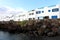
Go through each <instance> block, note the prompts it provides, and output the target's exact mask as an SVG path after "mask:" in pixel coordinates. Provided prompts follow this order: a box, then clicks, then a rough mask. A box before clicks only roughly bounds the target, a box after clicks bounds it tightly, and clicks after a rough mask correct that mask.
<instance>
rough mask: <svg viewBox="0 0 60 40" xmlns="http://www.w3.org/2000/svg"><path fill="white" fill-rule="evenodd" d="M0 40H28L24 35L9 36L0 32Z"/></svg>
mask: <svg viewBox="0 0 60 40" xmlns="http://www.w3.org/2000/svg"><path fill="white" fill-rule="evenodd" d="M0 40H29V39H28V37H27V36H26V35H24V34H10V33H8V32H3V31H0Z"/></svg>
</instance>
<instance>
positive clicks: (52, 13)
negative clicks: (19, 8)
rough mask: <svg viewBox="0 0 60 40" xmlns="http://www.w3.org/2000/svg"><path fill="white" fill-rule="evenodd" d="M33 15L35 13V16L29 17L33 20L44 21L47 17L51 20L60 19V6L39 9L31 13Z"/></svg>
mask: <svg viewBox="0 0 60 40" xmlns="http://www.w3.org/2000/svg"><path fill="white" fill-rule="evenodd" d="M31 13H33V15H29V16H28V17H29V18H32V19H33V18H34V19H43V18H44V17H45V16H48V17H49V19H57V18H60V5H52V6H48V7H42V8H37V9H35V10H34V11H31ZM29 14H30V12H29Z"/></svg>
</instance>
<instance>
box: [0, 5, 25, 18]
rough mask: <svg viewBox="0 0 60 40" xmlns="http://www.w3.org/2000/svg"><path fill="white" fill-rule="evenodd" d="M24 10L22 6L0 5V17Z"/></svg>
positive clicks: (20, 12)
mask: <svg viewBox="0 0 60 40" xmlns="http://www.w3.org/2000/svg"><path fill="white" fill-rule="evenodd" d="M24 12H26V10H24V9H23V8H11V7H8V6H1V7H0V19H1V18H4V17H6V16H11V15H16V14H22V13H24Z"/></svg>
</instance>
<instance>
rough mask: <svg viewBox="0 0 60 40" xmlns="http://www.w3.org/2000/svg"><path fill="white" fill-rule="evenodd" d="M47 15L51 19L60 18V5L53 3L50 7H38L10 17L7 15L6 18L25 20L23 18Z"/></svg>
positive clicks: (38, 17) (36, 17) (31, 18)
mask: <svg viewBox="0 0 60 40" xmlns="http://www.w3.org/2000/svg"><path fill="white" fill-rule="evenodd" d="M45 16H48V17H49V19H57V18H60V5H52V6H48V7H42V8H37V9H34V10H31V11H28V12H22V13H17V14H14V15H12V16H10V17H6V18H5V19H6V20H14V21H23V20H33V19H43V18H44V17H45ZM5 19H3V20H5Z"/></svg>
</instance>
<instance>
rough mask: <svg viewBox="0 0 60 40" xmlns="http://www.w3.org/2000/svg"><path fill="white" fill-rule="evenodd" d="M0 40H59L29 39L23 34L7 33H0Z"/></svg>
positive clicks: (45, 39) (59, 37)
mask: <svg viewBox="0 0 60 40" xmlns="http://www.w3.org/2000/svg"><path fill="white" fill-rule="evenodd" d="M0 40H60V36H58V37H35V36H34V37H31V36H30V37H29V36H27V35H25V34H10V33H8V32H3V31H0Z"/></svg>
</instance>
